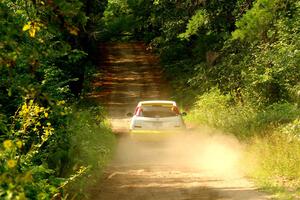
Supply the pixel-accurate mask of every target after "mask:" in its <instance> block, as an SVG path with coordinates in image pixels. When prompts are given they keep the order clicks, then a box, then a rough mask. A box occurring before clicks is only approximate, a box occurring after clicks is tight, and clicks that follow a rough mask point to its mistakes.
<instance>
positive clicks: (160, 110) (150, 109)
mask: <svg viewBox="0 0 300 200" xmlns="http://www.w3.org/2000/svg"><path fill="white" fill-rule="evenodd" d="M177 115H178V113H177V109H176V107H170V106H160V105H152V106H142V108H141V111H140V113H139V116H143V117H159V118H162V117H173V116H177Z"/></svg>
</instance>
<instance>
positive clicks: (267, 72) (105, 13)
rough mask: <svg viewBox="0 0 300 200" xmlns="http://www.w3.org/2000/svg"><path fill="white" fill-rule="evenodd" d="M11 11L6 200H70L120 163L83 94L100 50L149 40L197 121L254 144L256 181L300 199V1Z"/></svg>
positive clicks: (10, 6) (1, 57)
mask: <svg viewBox="0 0 300 200" xmlns="http://www.w3.org/2000/svg"><path fill="white" fill-rule="evenodd" d="M0 7H1V11H0V15H1V18H0V33H1V35H0V38H1V39H0V49H1V51H0V73H1V74H0V79H1V81H0V144H1V145H0V197H1V199H51V198H53V197H57V198H68V195H70V196H72V190H74V188H77V189H78V188H80V190H83V189H84V188H83V187H82V184H80V183H81V181H84V178H85V177H87V176H88V174H91V173H93V170H95V169H99V168H102V167H103V164H104V163H106V162H107V160H108V159H109V158H110V156H111V152H112V150H113V146H114V136H113V135H112V133H111V130H110V128H109V125H108V123H107V121H106V118H105V112H104V110H103V108H102V107H101V106H99V105H97V104H96V103H91V102H88V101H87V100H85V98H83V97H84V95H85V92H86V91H87V90H88V83H89V80H90V78H91V74H92V73H93V70H94V68H95V65H96V64H97V57H99V56H100V57H101V55H99V53H98V52H97V45H99V44H101V43H103V42H108V41H117V42H122V41H143V42H145V43H146V44H147V46H148V50H149V51H152V52H153V53H156V54H157V55H159V57H160V61H161V65H162V67H163V69H164V72H165V75H166V76H167V78H168V79H169V81H170V82H171V84H172V87H173V91H174V92H173V98H174V99H176V100H177V101H178V102H179V103H180V105H181V107H182V108H184V109H187V110H189V114H188V117H187V121H189V122H191V123H196V124H199V125H207V126H210V127H213V128H217V129H220V130H222V131H224V132H226V133H228V134H234V135H235V136H236V137H238V138H239V139H240V140H241V141H243V142H245V143H247V144H248V152H249V160H248V161H245V162H252V164H253V163H254V160H253V159H255V165H254V164H253V167H252V169H251V170H250V172H249V176H252V177H254V178H255V179H256V180H257V182H258V184H261V185H262V186H263V187H267V188H268V189H271V190H276V191H280V192H282V193H283V194H284V195H287V196H288V197H287V198H291V199H293V198H294V197H295V196H292V195H297V194H298V195H299V191H300V188H299V183H300V172H299V169H300V128H299V126H300V117H299V114H300V108H299V103H300V100H299V98H300V66H299V63H300V49H299V47H300V2H299V1H296V0H211V1H206V0H186V1H180V0H108V1H105V0H103V1H102V0H72V1H70V0H45V1H41V0H13V1H12V0H2V1H1V3H0ZM191 105H192V106H191ZM90 113H92V115H90ZM99 132H101V133H102V134H101V136H100V137H99V134H97V133H99ZM91 146H93V147H95V148H91ZM88 148H89V150H88ZM90 149H94V150H93V151H91V150H90ZM95 157H96V158H97V159H93V158H95ZM252 164H251V165H252ZM80 195H83V194H79V193H77V197H76V198H79V199H80V198H83V196H80Z"/></svg>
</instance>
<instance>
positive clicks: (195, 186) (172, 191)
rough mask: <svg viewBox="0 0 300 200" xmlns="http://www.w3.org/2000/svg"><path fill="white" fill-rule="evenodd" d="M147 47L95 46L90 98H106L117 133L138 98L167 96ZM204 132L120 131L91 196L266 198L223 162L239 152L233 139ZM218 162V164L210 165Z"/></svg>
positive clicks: (113, 199) (116, 199) (114, 199)
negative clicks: (138, 134) (134, 134)
mask: <svg viewBox="0 0 300 200" xmlns="http://www.w3.org/2000/svg"><path fill="white" fill-rule="evenodd" d="M145 49H146V48H145V46H144V45H143V44H142V43H109V44H106V45H103V46H101V47H100V48H99V53H100V55H101V56H104V59H102V60H101V61H100V62H99V65H100V66H101V70H99V75H97V76H96V78H95V80H94V82H93V86H94V90H93V92H92V93H91V94H90V98H92V99H95V100H97V101H101V102H102V103H103V104H104V106H105V107H106V109H107V110H108V113H109V116H110V120H111V124H112V128H113V130H114V131H115V132H117V133H126V132H128V127H129V119H128V118H126V117H125V115H126V113H127V112H133V110H134V108H135V106H136V104H137V102H138V101H140V100H151V99H168V98H169V97H170V96H169V95H170V94H169V92H168V91H169V87H168V84H167V82H166V80H165V79H164V77H163V73H162V70H161V68H160V66H159V62H158V58H157V57H156V56H154V55H153V54H151V53H149V52H147V51H146V50H145ZM195 132H197V131H195ZM202 132H203V133H202ZM205 132H207V131H204V130H201V133H202V134H199V133H196V134H195V135H197V136H195V137H194V136H193V135H194V134H192V133H190V135H189V136H188V137H187V136H186V133H184V134H183V136H179V137H177V136H176V138H175V139H173V140H167V141H166V140H165V139H162V140H159V141H151V142H149V141H146V142H145V141H143V142H141V141H134V140H131V139H128V137H127V138H126V137H125V138H124V137H121V138H120V139H119V145H118V149H117V151H116V155H115V158H114V160H113V161H112V163H111V164H110V166H109V167H108V168H107V169H106V170H105V172H104V176H103V178H102V179H101V180H99V183H98V184H96V185H95V186H94V187H92V188H91V189H90V195H91V198H90V199H91V200H121V199H122V200H152V199H155V200H194V199H195V200H198V199H199V200H265V199H268V197H267V196H266V195H265V194H263V193H260V192H258V191H257V190H256V188H255V187H254V186H253V184H251V183H250V182H248V181H247V180H246V179H244V178H243V177H241V176H237V175H236V174H237V173H236V172H234V173H233V172H232V171H234V170H235V168H233V167H229V168H228V169H227V171H225V169H226V163H227V165H228V163H229V164H230V162H233V161H232V160H235V156H236V155H237V154H236V153H235V151H237V150H236V149H238V148H239V145H238V144H237V142H236V140H235V139H228V138H226V139H225V140H227V141H229V142H227V144H224V137H223V136H222V134H221V135H220V136H217V137H215V136H213V137H212V136H211V134H208V133H205ZM199 135H201V137H199ZM195 141H196V142H195ZM235 147H236V149H234V148H235ZM229 155H233V156H231V157H230V156H229ZM198 158H200V159H198ZM234 164H236V163H234ZM216 167H217V168H218V170H219V169H222V170H221V171H218V170H217V171H214V170H213V168H216ZM216 172H218V173H216Z"/></svg>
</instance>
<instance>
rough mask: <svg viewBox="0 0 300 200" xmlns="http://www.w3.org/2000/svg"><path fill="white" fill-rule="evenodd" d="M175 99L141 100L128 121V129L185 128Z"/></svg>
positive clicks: (157, 129)
mask: <svg viewBox="0 0 300 200" xmlns="http://www.w3.org/2000/svg"><path fill="white" fill-rule="evenodd" d="M184 115H186V113H180V112H179V109H178V107H177V105H176V102H175V101H162V100H155V101H141V102H139V103H138V105H137V107H136V109H135V112H134V114H132V113H128V114H127V116H130V117H131V116H132V118H131V122H130V131H131V132H132V131H148V130H149V131H152V130H154V131H161V130H181V129H185V124H184V121H183V119H182V116H184Z"/></svg>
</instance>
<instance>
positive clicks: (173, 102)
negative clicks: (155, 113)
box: [138, 100, 176, 106]
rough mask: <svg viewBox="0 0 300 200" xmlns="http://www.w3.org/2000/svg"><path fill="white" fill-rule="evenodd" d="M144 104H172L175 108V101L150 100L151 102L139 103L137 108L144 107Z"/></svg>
mask: <svg viewBox="0 0 300 200" xmlns="http://www.w3.org/2000/svg"><path fill="white" fill-rule="evenodd" d="M146 104H172V105H173V106H176V102H175V101H167V100H151V101H140V102H139V103H138V106H142V105H146Z"/></svg>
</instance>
